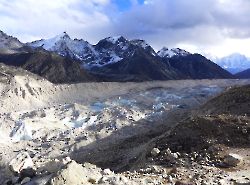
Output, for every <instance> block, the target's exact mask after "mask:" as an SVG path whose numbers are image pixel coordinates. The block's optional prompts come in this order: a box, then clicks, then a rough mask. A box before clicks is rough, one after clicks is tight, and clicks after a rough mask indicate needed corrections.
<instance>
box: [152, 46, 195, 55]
mask: <svg viewBox="0 0 250 185" xmlns="http://www.w3.org/2000/svg"><path fill="white" fill-rule="evenodd" d="M157 54H158V55H159V56H160V57H162V58H171V57H174V56H187V55H190V54H191V53H189V52H187V51H185V50H183V49H180V48H172V49H168V48H166V47H163V48H162V49H161V50H160V51H158V52H157Z"/></svg>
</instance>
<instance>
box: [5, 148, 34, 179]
mask: <svg viewBox="0 0 250 185" xmlns="http://www.w3.org/2000/svg"><path fill="white" fill-rule="evenodd" d="M9 167H10V170H11V171H12V172H14V173H18V174H20V173H21V171H23V170H26V169H33V168H34V163H33V161H32V159H31V157H30V156H29V154H28V153H27V152H21V153H19V154H18V155H17V156H16V157H15V158H14V159H12V160H11V162H10V163H9Z"/></svg>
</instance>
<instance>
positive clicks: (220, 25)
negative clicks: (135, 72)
mask: <svg viewBox="0 0 250 185" xmlns="http://www.w3.org/2000/svg"><path fill="white" fill-rule="evenodd" d="M130 1H131V3H132V6H131V9H129V10H127V11H125V12H119V11H118V8H117V6H116V4H115V3H114V2H119V0H116V1H115V0H84V1H83V0H53V1H51V0H11V1H10V0H0V10H1V12H0V25H1V28H0V29H2V30H3V31H5V32H6V33H8V34H12V35H14V36H16V37H18V38H20V39H21V40H22V41H31V40H33V39H40V38H48V37H53V36H54V35H57V34H60V33H61V32H63V31H67V32H68V33H69V34H70V35H72V37H78V38H83V39H85V40H88V41H90V42H91V43H95V42H97V41H98V40H100V39H101V38H103V37H106V36H111V35H124V36H125V37H127V38H130V39H131V38H142V39H146V40H147V41H148V42H149V43H150V44H152V45H153V46H154V47H155V48H156V49H160V48H161V47H162V46H164V45H165V46H168V47H179V46H182V47H184V49H188V50H191V51H194V52H201V53H205V54H206V53H209V54H210V53H213V54H214V55H217V56H223V55H226V54H230V53H231V52H241V53H242V52H243V54H246V55H248V56H250V52H249V51H248V49H246V48H250V42H249V39H250V30H249V25H250V19H249V17H250V1H249V0H237V1H235V0H206V1H204V0H189V1H187V0H174V1H173V0H145V1H144V4H140V3H138V0H130Z"/></svg>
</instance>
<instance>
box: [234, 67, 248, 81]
mask: <svg viewBox="0 0 250 185" xmlns="http://www.w3.org/2000/svg"><path fill="white" fill-rule="evenodd" d="M235 76H236V77H237V78H241V79H250V68H249V69H247V70H245V71H242V72H239V73H236V74H235Z"/></svg>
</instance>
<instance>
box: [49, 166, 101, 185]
mask: <svg viewBox="0 0 250 185" xmlns="http://www.w3.org/2000/svg"><path fill="white" fill-rule="evenodd" d="M101 178H102V174H101V169H100V168H97V167H96V166H95V165H92V164H90V163H85V164H84V166H82V165H81V164H78V163H76V162H75V161H71V162H69V163H68V164H67V165H66V166H65V167H64V168H63V169H61V170H60V171H59V172H57V174H56V175H55V177H53V178H52V179H51V181H50V184H51V185H61V184H63V185H72V184H77V185H81V184H83V185H90V184H95V183H98V181H99V180H100V179H101Z"/></svg>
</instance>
